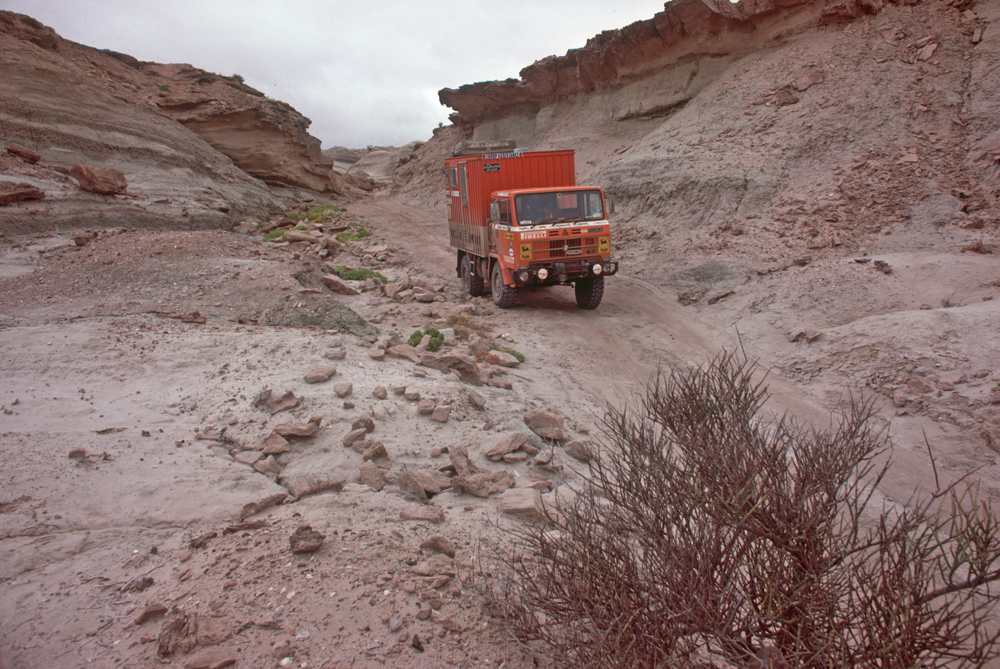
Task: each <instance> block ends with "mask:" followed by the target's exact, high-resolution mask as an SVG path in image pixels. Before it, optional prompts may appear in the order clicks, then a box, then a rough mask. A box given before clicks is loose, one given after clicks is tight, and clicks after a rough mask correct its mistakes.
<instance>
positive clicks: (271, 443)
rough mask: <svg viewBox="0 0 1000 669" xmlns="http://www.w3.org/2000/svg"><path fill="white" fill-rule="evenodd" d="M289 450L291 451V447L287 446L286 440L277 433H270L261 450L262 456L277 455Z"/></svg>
mask: <svg viewBox="0 0 1000 669" xmlns="http://www.w3.org/2000/svg"><path fill="white" fill-rule="evenodd" d="M290 450H292V447H291V446H290V445H289V443H288V440H287V439H285V438H284V437H282V436H281V435H280V434H278V433H277V432H271V434H270V435H268V437H267V439H265V440H264V444H263V446H262V448H261V451H262V452H263V454H264V455H278V454H279V453H287V452H288V451H290Z"/></svg>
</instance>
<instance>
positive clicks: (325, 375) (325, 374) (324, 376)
mask: <svg viewBox="0 0 1000 669" xmlns="http://www.w3.org/2000/svg"><path fill="white" fill-rule="evenodd" d="M336 373H337V368H336V367H316V368H314V369H310V370H309V371H308V372H306V376H305V382H306V383H323V382H324V381H329V380H330V377H331V376H333V375H334V374H336Z"/></svg>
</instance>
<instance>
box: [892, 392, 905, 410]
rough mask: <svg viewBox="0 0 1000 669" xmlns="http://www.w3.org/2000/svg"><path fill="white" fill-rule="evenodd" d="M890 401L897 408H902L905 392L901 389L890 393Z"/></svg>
mask: <svg viewBox="0 0 1000 669" xmlns="http://www.w3.org/2000/svg"><path fill="white" fill-rule="evenodd" d="M892 403H893V404H894V405H896V408H897V409H902V408H903V407H905V406H906V393H905V392H903V391H902V390H897V391H896V392H894V393H893V394H892Z"/></svg>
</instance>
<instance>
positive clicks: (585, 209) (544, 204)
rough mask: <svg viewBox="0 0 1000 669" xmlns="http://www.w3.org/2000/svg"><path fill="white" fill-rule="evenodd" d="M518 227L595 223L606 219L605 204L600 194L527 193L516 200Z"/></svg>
mask: <svg viewBox="0 0 1000 669" xmlns="http://www.w3.org/2000/svg"><path fill="white" fill-rule="evenodd" d="M514 209H515V211H516V212H517V223H518V225H536V224H538V223H561V222H565V221H594V220H599V219H602V218H604V202H603V199H602V198H601V191H599V190H584V191H571V192H568V193H561V192H556V191H553V192H551V193H525V194H523V195H516V196H514Z"/></svg>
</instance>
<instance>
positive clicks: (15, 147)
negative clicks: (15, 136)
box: [7, 144, 42, 165]
mask: <svg viewBox="0 0 1000 669" xmlns="http://www.w3.org/2000/svg"><path fill="white" fill-rule="evenodd" d="M7 153H9V154H10V155H12V156H17V157H18V158H20V159H21V160H23V161H24V162H26V163H30V164H32V165H34V164H35V163H37V162H38V161H39V160H41V159H42V157H41V156H40V155H39V154H37V153H35V152H34V151H32V150H31V149H29V148H28V147H26V146H21V145H20V144H8V145H7Z"/></svg>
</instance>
